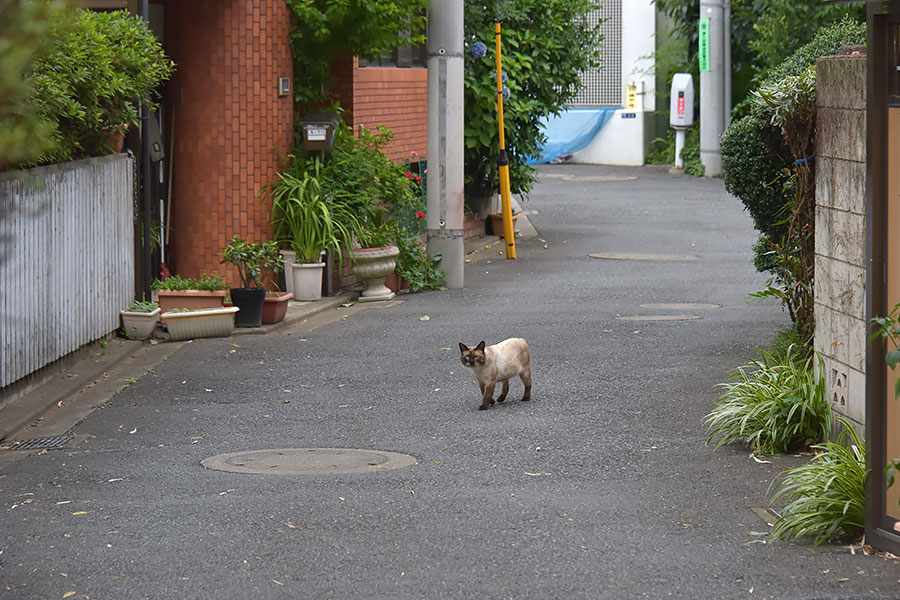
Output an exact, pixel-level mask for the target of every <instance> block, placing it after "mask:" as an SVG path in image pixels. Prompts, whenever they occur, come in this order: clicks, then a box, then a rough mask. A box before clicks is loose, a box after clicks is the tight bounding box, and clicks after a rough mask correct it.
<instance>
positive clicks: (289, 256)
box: [278, 250, 297, 294]
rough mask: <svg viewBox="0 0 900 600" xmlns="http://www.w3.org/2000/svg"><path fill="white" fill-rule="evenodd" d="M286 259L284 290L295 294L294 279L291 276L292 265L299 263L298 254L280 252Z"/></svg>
mask: <svg viewBox="0 0 900 600" xmlns="http://www.w3.org/2000/svg"><path fill="white" fill-rule="evenodd" d="M278 252H280V253H281V257H282V258H284V290H285V291H286V292H290V293H291V294H293V293H294V277H293V276H292V275H291V265H292V264H294V263H295V262H297V253H296V252H294V251H293V250H279V251H278Z"/></svg>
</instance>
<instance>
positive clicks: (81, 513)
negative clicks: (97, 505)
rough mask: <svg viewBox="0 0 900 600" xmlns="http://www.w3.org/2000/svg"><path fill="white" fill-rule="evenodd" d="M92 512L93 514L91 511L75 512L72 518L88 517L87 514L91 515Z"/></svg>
mask: <svg viewBox="0 0 900 600" xmlns="http://www.w3.org/2000/svg"><path fill="white" fill-rule="evenodd" d="M90 512H91V511H89V510H79V511H78V512H73V513H72V516H73V517H76V516H79V515H87V514H90Z"/></svg>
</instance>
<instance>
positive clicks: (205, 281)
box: [150, 273, 227, 322]
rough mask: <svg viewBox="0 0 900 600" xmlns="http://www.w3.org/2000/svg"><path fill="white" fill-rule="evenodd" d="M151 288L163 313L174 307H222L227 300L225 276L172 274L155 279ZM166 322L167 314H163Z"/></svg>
mask: <svg viewBox="0 0 900 600" xmlns="http://www.w3.org/2000/svg"><path fill="white" fill-rule="evenodd" d="M150 289H152V290H153V292H154V294H155V295H156V303H157V304H159V308H160V309H161V310H162V312H163V313H166V312H168V311H170V310H172V309H173V308H220V307H221V306H222V302H224V301H225V290H226V289H227V288H226V287H225V277H224V276H222V275H218V274H212V275H210V274H206V273H203V274H201V275H200V277H199V278H197V279H194V278H190V277H181V276H179V275H170V276H168V277H166V278H165V279H155V280H153V283H151V284H150ZM162 320H163V322H165V314H163V316H162Z"/></svg>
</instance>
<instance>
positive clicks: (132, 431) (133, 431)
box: [128, 427, 137, 433]
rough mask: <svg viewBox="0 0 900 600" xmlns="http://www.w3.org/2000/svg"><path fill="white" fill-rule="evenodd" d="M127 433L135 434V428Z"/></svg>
mask: <svg viewBox="0 0 900 600" xmlns="http://www.w3.org/2000/svg"><path fill="white" fill-rule="evenodd" d="M128 433H137V427H135V428H134V429H132V430H131V431H129V432H128Z"/></svg>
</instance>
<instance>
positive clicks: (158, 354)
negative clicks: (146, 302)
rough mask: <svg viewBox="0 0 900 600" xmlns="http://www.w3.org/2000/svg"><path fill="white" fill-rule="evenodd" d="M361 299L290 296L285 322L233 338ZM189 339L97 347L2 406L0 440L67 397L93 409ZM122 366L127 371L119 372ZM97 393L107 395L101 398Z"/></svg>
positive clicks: (239, 331) (263, 330)
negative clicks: (83, 399) (296, 298)
mask: <svg viewBox="0 0 900 600" xmlns="http://www.w3.org/2000/svg"><path fill="white" fill-rule="evenodd" d="M357 297H359V292H350V293H344V294H341V295H338V296H332V297H328V298H323V299H322V300H318V301H315V302H299V301H294V300H290V301H289V302H290V304H289V306H288V311H287V314H286V315H285V317H284V319H283V320H281V321H280V322H278V323H274V324H272V325H264V326H262V327H252V328H251V327H246V328H235V329H234V332H233V334H232V337H234V336H240V335H264V334H267V333H271V332H274V331H276V330H278V329H280V328H282V327H286V326H288V325H291V324H293V323H297V322H300V321H303V320H305V319H307V318H309V317H311V316H312V315H315V314H316V313H320V312H323V311H326V310H328V309H332V308H337V307H339V306H341V305H342V304H346V303H347V302H350V301H353V300H355V299H356V298H357ZM185 343H186V342H170V341H162V340H161V341H158V342H150V341H137V340H125V339H118V338H117V339H114V340H112V341H111V342H109V344H107V345H106V347H105V348H101V349H100V350H97V351H92V352H90V354H89V355H88V356H87V357H85V358H82V359H80V360H77V361H75V362H74V363H72V364H70V365H68V366H66V367H65V368H59V370H58V371H56V373H55V374H54V375H53V376H51V377H49V378H48V379H47V380H46V381H44V382H43V383H41V384H39V385H37V386H36V387H34V388H33V389H31V390H30V391H28V392H25V393H23V394H22V395H20V396H18V397H15V398H12V399H10V400H9V401H7V402H4V403H3V404H0V440H7V439H11V438H15V437H21V436H20V435H19V434H21V433H22V431H23V430H24V429H25V428H27V427H28V426H29V425H31V424H33V423H34V422H35V421H37V420H38V419H43V418H44V417H47V419H46V420H47V421H48V422H49V421H52V420H53V418H54V417H53V416H51V415H50V413H52V412H54V411H55V410H56V409H57V408H60V409H61V408H62V406H63V404H64V403H66V402H67V401H69V400H72V399H75V398H78V397H80V396H85V397H89V398H86V399H87V401H88V402H87V403H88V404H90V406H88V407H81V408H80V409H69V410H70V412H71V411H75V412H78V413H79V414H82V413H84V411H88V412H89V411H90V410H93V409H94V408H96V407H97V406H100V405H102V404H104V403H105V402H107V401H108V400H109V399H110V398H112V397H113V396H115V395H116V394H117V393H118V392H120V391H121V390H122V389H124V388H125V387H127V386H128V385H129V384H128V382H127V381H125V380H124V379H123V377H124V376H130V377H132V376H133V377H141V376H143V375H145V374H146V373H147V372H148V371H150V370H152V369H153V368H154V367H155V366H156V365H157V364H159V363H160V362H162V361H163V360H166V359H168V358H169V357H170V356H171V355H173V354H175V353H176V352H178V350H179V349H180V348H181V346H183V345H184V344H185ZM140 354H145V356H144V357H141V358H142V360H139V361H138V360H136V359H138V358H139V355H140ZM148 359H149V360H148ZM134 363H138V364H134ZM120 370H121V371H127V372H123V373H119V372H118V371H120ZM87 390H91V393H86V391H87ZM97 393H100V394H101V395H102V396H103V397H102V398H98V397H97ZM79 399H80V398H79ZM74 425H75V423H71V425H70V426H68V427H65V428H64V430H63V432H65V431H67V430H68V429H70V428H71V426H74ZM51 429H59V427H53V426H51Z"/></svg>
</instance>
